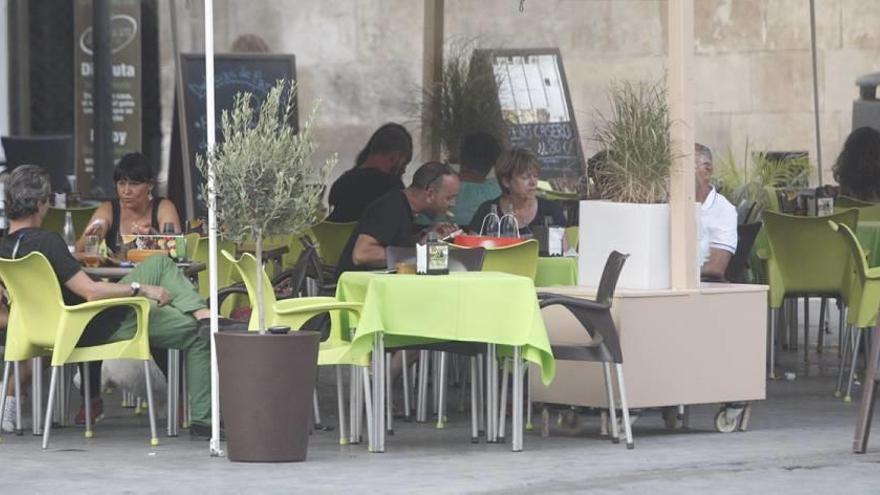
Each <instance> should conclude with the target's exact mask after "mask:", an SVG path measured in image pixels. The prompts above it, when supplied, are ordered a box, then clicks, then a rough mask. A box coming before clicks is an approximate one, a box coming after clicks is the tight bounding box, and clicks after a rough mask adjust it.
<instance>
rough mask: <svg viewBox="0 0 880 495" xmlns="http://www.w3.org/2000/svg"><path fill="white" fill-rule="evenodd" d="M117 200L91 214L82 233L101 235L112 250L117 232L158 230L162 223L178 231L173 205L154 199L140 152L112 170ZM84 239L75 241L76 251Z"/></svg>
mask: <svg viewBox="0 0 880 495" xmlns="http://www.w3.org/2000/svg"><path fill="white" fill-rule="evenodd" d="M113 180H114V181H115V182H116V196H117V199H114V200H111V201H105V202H103V203H101V205H100V206H98V209H97V210H95V213H94V214H92V218H91V220H89V224H88V226H87V227H86V229H85V231H84V232H83V237H85V236H86V235H97V236H100V237H103V238H104V240H105V242H106V243H107V248H108V249H110V250H111V251H114V252H115V251H116V250H117V248H118V246H117V239H118V237H119V235H120V234H122V235H126V234H150V233H159V232H160V231H161V230H160V229H161V228H162V227H163V226H165V225H166V224H171V225H173V227H174V232H181V229H180V217H179V216H178V215H177V208H175V207H174V203H172V202H171V201H170V200H168V199H163V198H154V197H153V195H152V190H153V187H154V186H155V185H156V178H155V177H154V176H153V170H152V168H150V165H149V164H148V163H147V160H146V158H144V155H142V154H140V153H129V154H128V155H125V156H124V157H122V159H120V160H119V164H118V165H116V169H115V170H114V171H113ZM84 248H85V240H84V239H83V238H80V240H79V241H78V242H77V243H76V250H77V252H81V251H83V249H84Z"/></svg>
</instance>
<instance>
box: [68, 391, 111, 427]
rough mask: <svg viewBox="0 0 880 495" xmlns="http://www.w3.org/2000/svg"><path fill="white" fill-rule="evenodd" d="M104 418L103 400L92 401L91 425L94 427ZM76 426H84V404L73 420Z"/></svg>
mask: <svg viewBox="0 0 880 495" xmlns="http://www.w3.org/2000/svg"><path fill="white" fill-rule="evenodd" d="M103 418H104V400H103V399H101V398H100V397H98V398H97V399H92V424H93V425H94V424H95V423H97V422H98V421H100V420H101V419H103ZM73 421H74V422H75V423H76V424H78V425H84V424H86V406H85V402H83V405H81V406H79V412H78V413H76V418H74V420H73Z"/></svg>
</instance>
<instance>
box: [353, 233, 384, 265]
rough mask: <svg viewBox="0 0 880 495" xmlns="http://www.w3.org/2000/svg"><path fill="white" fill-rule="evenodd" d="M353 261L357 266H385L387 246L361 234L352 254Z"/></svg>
mask: <svg viewBox="0 0 880 495" xmlns="http://www.w3.org/2000/svg"><path fill="white" fill-rule="evenodd" d="M351 260H352V261H353V262H354V264H355V265H366V266H384V265H385V246H383V245H381V244H379V241H378V240H377V239H376V238H375V237H373V236H371V235H368V234H359V235H358V237H357V240H356V241H355V243H354V249H353V250H352V252H351Z"/></svg>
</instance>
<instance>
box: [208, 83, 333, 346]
mask: <svg viewBox="0 0 880 495" xmlns="http://www.w3.org/2000/svg"><path fill="white" fill-rule="evenodd" d="M295 91H296V86H295V85H294V84H293V83H290V82H288V81H284V80H279V81H278V83H277V84H276V85H275V86H274V87H273V88H272V89H271V90H270V91H269V93H268V94H267V95H266V100H265V101H263V102H262V103H261V105H260V107H259V109H256V108H254V106H253V104H254V100H255V98H254V96H253V95H252V94H251V93H239V94H237V95H236V97H235V102H234V105H233V108H232V110H231V111H228V110H224V111H223V117H222V124H221V129H222V132H223V141H222V142H219V143H218V144H217V145H216V146H215V147H214V149H213V151H211V152H210V153H209V155H208V160H207V161H206V160H205V158H204V157H202V156H199V160H198V167H199V170H200V171H201V172H202V174H203V175H205V177H207V176H208V162H210V165H211V168H212V169H213V174H214V190H213V193H214V194H215V197H216V203H215V205H214V208H215V211H216V214H217V219H218V222H219V223H220V224H221V225H222V226H223V228H222V229H221V235H222V236H223V237H224V238H227V239H230V240H233V241H236V242H240V241H242V240H244V239H246V238H251V239H253V240H254V241H255V244H256V258H257V273H256V280H257V284H256V285H257V286H256V299H257V304H256V307H255V308H254V310H255V311H257V319H258V321H259V326H260V328H259V330H260V333H264V332H265V331H266V318H265V308H264V307H263V284H262V283H260V280H261V276H262V273H261V272H262V269H263V268H262V266H263V239H264V238H266V237H267V236H273V235H281V234H294V235H296V234H300V233H302V232H304V231H306V230H307V229H309V228H310V227H312V226H313V225H315V224H316V223H318V222H319V221H320V220H321V218H319V215H320V212H321V199H322V196H323V192H324V184H325V182H326V179H327V175H328V174H329V172H330V171H331V170H332V169H333V167H334V166H335V165H336V160H337V158H336V155H333V156H332V157H331V158H329V159H327V160H326V161H324V162H323V163H321V164H317V165H316V164H313V163H312V161H311V157H312V155H313V154H314V152H315V150H316V148H317V143H316V142H315V140H314V138H313V136H312V125H313V123H314V120H315V116H316V115H317V110H318V105H317V104H315V106H314V107H313V108H312V111H311V113H310V114H309V116H308V118H307V119H306V122H305V124H304V125H303V126H302V128H301V129H299V132H296V130H295V128H294V127H293V126H292V125H291V117H292V116H293V111H294V106H293V105H294V101H295V98H294V93H295ZM202 192H203V194H204V196H205V197H210V196H209V195H208V192H209V191H208V186H207V184H205V185H203V186H202Z"/></svg>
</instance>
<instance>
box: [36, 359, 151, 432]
mask: <svg viewBox="0 0 880 495" xmlns="http://www.w3.org/2000/svg"><path fill="white" fill-rule="evenodd" d="M82 370H83V379H82V386H83V396H84V397H85V401H86V403H85V410H86V434H85V437H86V438H92V437H93V436H94V435H95V434H94V432H93V431H92V391H91V387H89V384H90V383H92V382H91V380H90V379H89V363H83V367H82ZM52 375H53V376H54V375H55V367H52ZM138 402H140V399H138Z"/></svg>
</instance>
